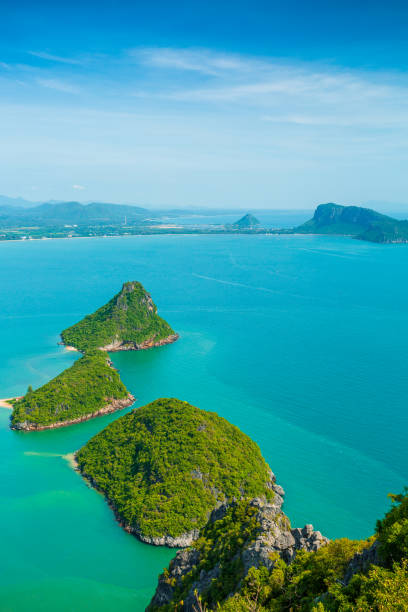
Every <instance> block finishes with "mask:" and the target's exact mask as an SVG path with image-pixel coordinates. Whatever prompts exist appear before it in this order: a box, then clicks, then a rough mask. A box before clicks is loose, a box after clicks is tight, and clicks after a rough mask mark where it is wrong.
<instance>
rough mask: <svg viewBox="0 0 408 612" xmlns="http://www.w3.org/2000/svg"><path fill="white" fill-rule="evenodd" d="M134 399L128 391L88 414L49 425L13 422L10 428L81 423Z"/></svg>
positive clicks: (29, 429) (131, 402)
mask: <svg viewBox="0 0 408 612" xmlns="http://www.w3.org/2000/svg"><path fill="white" fill-rule="evenodd" d="M134 401H135V398H134V396H133V395H132V394H131V393H129V394H128V396H127V397H125V398H123V399H114V400H111V401H110V402H109V403H108V404H107V405H106V406H104V407H103V408H100V409H99V410H96V411H95V412H90V413H89V414H84V415H82V416H80V417H78V418H76V419H69V420H67V421H58V422H56V423H50V424H49V425H39V424H38V423H33V422H30V421H22V422H21V423H13V424H12V425H11V429H16V430H19V431H42V430H43V429H57V428H58V427H66V426H68V425H75V424H77V423H83V422H84V421H89V420H90V419H94V418H95V417H98V416H103V415H105V414H110V413H111V412H116V411H117V410H122V409H123V408H127V407H128V406H131V405H132V404H133V402H134Z"/></svg>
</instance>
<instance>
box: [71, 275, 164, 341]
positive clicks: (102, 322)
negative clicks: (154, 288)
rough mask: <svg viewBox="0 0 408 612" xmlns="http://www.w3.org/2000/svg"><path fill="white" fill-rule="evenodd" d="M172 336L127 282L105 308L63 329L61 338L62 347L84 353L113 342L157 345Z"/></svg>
mask: <svg viewBox="0 0 408 612" xmlns="http://www.w3.org/2000/svg"><path fill="white" fill-rule="evenodd" d="M173 334H174V331H173V330H172V329H171V327H170V325H168V324H167V323H166V321H164V319H162V318H161V317H159V316H158V314H157V307H156V306H155V304H154V303H153V301H152V299H151V297H150V295H149V294H148V293H147V291H146V290H145V289H144V288H143V286H142V285H141V283H138V282H128V283H125V284H124V285H123V287H122V290H121V291H120V292H119V293H118V294H116V295H115V296H114V297H113V298H112V299H111V300H110V301H109V302H108V303H107V304H105V305H104V306H102V307H101V308H98V310H97V311H96V312H94V313H93V314H91V315H88V316H86V317H85V318H84V319H82V320H81V321H79V323H76V324H75V325H73V326H72V327H69V328H68V329H65V330H64V331H63V332H62V334H61V337H62V340H63V342H64V343H65V344H67V345H71V346H74V347H75V348H77V349H78V350H80V351H86V350H88V349H92V348H99V347H104V346H106V345H110V344H111V343H113V342H118V343H121V342H122V343H124V344H136V345H139V344H141V343H143V342H148V341H154V342H158V341H160V340H163V339H165V338H167V337H168V336H171V335H173Z"/></svg>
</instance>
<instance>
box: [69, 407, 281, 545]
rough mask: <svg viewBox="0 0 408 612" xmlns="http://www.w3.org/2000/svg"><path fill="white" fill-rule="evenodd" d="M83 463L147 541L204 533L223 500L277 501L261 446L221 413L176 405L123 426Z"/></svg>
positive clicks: (81, 458)
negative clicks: (262, 499)
mask: <svg viewBox="0 0 408 612" xmlns="http://www.w3.org/2000/svg"><path fill="white" fill-rule="evenodd" d="M77 461H78V465H79V468H80V470H81V471H82V472H83V474H84V475H86V476H88V477H89V478H90V479H91V481H92V483H93V484H94V485H96V486H97V487H98V488H99V489H100V490H101V491H103V492H104V493H105V494H106V496H107V498H108V499H109V500H110V502H111V503H112V504H113V505H114V507H115V509H116V511H117V513H118V514H119V516H120V518H121V519H122V520H123V522H124V523H126V524H127V525H129V526H131V527H134V528H136V529H137V530H139V531H140V532H141V533H142V534H143V535H145V536H153V537H156V536H161V535H163V534H168V535H170V536H172V537H176V536H179V535H181V534H184V533H188V532H190V531H191V530H193V529H200V528H201V527H202V526H203V525H204V524H205V523H206V521H207V518H208V514H209V512H210V510H212V508H213V507H214V506H215V504H216V501H217V500H220V501H221V500H224V499H226V498H229V499H230V498H234V497H236V498H240V497H241V496H243V495H244V496H248V497H256V496H258V495H265V496H267V497H268V498H271V497H272V495H273V493H272V491H271V490H270V489H269V488H268V486H267V483H268V481H269V468H268V466H267V465H266V463H265V461H264V459H263V458H262V455H261V452H260V450H259V447H258V446H257V444H255V442H253V441H252V440H251V439H250V438H248V436H246V435H245V434H243V433H242V432H241V431H240V430H239V429H238V428H237V427H234V426H233V425H231V424H230V423H228V421H226V420H225V419H223V418H221V417H219V416H218V415H217V414H216V413H215V412H206V411H204V410H200V409H198V408H195V407H194V406H191V405H190V404H188V403H187V402H183V401H180V400H178V399H159V400H156V401H155V402H152V403H151V404H148V405H147V406H144V407H142V408H139V409H137V410H133V411H132V412H130V413H129V414H126V415H125V416H123V417H121V418H120V419H117V420H116V421H114V422H113V423H111V424H110V425H108V427H106V428H105V429H104V430H103V431H102V432H100V433H99V434H97V435H96V436H94V437H93V438H92V439H91V440H90V441H89V442H88V443H87V444H86V445H85V446H84V447H83V448H82V449H81V450H80V451H79V452H78V453H77Z"/></svg>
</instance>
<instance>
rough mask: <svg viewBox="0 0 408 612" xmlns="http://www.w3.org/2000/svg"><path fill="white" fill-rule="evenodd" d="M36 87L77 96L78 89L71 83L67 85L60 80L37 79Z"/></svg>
mask: <svg viewBox="0 0 408 612" xmlns="http://www.w3.org/2000/svg"><path fill="white" fill-rule="evenodd" d="M36 82H37V83H38V85H41V87H47V88H48V89H55V90H56V91H60V92H62V93H69V94H78V93H79V92H80V89H79V88H78V87H76V86H75V85H72V84H71V83H67V82H66V81H62V80H60V79H52V78H50V79H41V78H40V79H37V81H36Z"/></svg>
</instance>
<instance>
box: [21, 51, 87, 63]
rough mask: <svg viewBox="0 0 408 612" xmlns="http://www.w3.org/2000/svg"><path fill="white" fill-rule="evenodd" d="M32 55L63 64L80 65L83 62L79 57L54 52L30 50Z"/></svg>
mask: <svg viewBox="0 0 408 612" xmlns="http://www.w3.org/2000/svg"><path fill="white" fill-rule="evenodd" d="M28 53H29V54H30V55H33V56H34V57H39V58H40V59H43V60H49V61H51V62H59V63H61V64H72V65H80V64H82V62H81V61H80V60H78V59H74V58H72V57H62V56H60V55H53V54H52V53H46V52H45V51H28Z"/></svg>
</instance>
